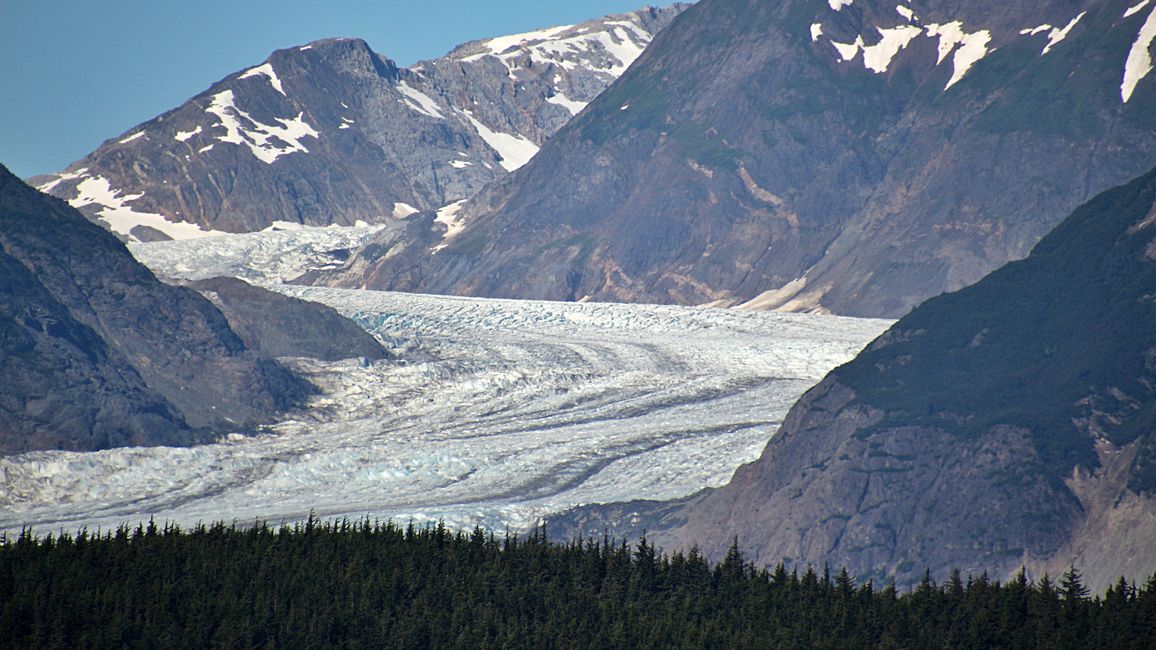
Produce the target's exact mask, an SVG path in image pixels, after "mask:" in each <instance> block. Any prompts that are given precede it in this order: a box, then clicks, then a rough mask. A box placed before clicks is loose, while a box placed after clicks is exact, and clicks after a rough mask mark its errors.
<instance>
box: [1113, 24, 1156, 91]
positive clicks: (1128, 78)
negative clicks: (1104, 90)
mask: <svg viewBox="0 0 1156 650" xmlns="http://www.w3.org/2000/svg"><path fill="white" fill-rule="evenodd" d="M1153 39H1156V9H1153V10H1152V13H1150V14H1148V19H1147V20H1145V21H1144V26H1143V27H1141V28H1140V33H1139V34H1137V35H1136V41H1135V42H1134V43H1132V49H1130V50H1129V51H1128V60H1127V61H1126V62H1125V63H1124V81H1123V83H1121V84H1120V99H1122V100H1123V101H1124V103H1125V104H1127V103H1128V100H1129V99H1132V93H1133V92H1135V91H1136V85H1137V84H1139V83H1140V80H1141V79H1143V78H1144V77H1146V76H1148V73H1149V72H1152V55H1151V54H1149V53H1148V48H1149V47H1151V45H1152V40H1153Z"/></svg>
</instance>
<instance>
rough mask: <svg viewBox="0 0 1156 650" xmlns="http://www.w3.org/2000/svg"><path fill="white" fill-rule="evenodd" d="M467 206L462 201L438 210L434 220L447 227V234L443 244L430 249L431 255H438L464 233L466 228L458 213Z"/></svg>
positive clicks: (443, 238) (443, 236)
mask: <svg viewBox="0 0 1156 650" xmlns="http://www.w3.org/2000/svg"><path fill="white" fill-rule="evenodd" d="M465 204H466V200H465V199H462V200H461V201H454V202H453V203H451V204H449V205H446V206H442V207H441V208H439V209H438V211H437V217H435V218H434V221H436V222H437V223H440V224H442V225H444V226H445V227H446V233H445V234H444V235H442V243H440V244H438V245H437V246H434V247H433V248H431V249H430V253H431V254H434V253H437V252H438V251H440V250H441V249H443V248H445V247H446V246H447V245H449V241H450V240H451V239H453V238H454V237H456V236H457V234H458V233H459V232H461V231H462V228H464V227H465V223H463V222H461V221H459V220H458V218H457V215H458V212H459V211H460V210H461V209H462V206H463V205H465Z"/></svg>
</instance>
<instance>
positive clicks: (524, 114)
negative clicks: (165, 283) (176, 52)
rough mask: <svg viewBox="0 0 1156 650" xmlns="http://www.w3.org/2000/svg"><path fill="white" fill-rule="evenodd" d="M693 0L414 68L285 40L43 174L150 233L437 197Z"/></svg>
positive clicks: (299, 219) (465, 180) (481, 170)
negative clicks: (254, 62)
mask: <svg viewBox="0 0 1156 650" xmlns="http://www.w3.org/2000/svg"><path fill="white" fill-rule="evenodd" d="M684 8H685V5H674V6H672V7H669V8H666V9H654V8H646V9H643V10H640V11H636V12H633V13H629V14H623V15H615V16H607V17H605V18H601V19H598V20H592V21H588V22H585V23H582V24H579V25H572V26H563V27H555V28H551V29H546V30H542V31H539V32H532V33H528V34H518V35H513V36H504V37H499V38H495V39H490V40H486V41H478V42H473V43H467V44H464V45H462V46H460V47H458V48H456V49H454V50H453V51H452V52H450V53H449V54H447V55H446V56H445V57H442V58H440V59H436V60H433V61H425V62H422V63H419V64H418V65H415V66H414V67H413V68H410V69H406V68H400V67H398V66H397V65H396V64H395V63H394V62H393V61H390V60H389V59H387V58H385V57H383V56H381V55H380V54H377V53H376V52H373V51H372V50H371V49H370V48H369V46H368V45H367V44H366V43H365V42H364V41H361V40H357V39H340V38H339V39H329V40H323V41H317V42H314V43H310V44H308V45H304V46H301V47H294V48H289V49H285V50H278V51H276V52H274V53H273V54H272V55H271V56H270V57H269V58H268V59H267V60H266V61H265V62H264V63H263V64H261V65H259V66H256V67H253V68H250V69H248V70H244V71H241V72H238V73H235V74H232V75H229V76H228V77H226V78H225V79H222V80H221V81H220V82H218V83H216V84H214V85H213V86H212V87H210V88H209V89H208V90H206V91H205V92H203V93H201V94H199V95H197V96H195V97H193V98H192V99H190V100H189V101H188V102H187V103H185V104H184V105H182V106H180V107H178V108H176V109H174V110H172V111H170V112H168V113H165V114H164V115H161V116H159V117H157V118H155V119H153V120H150V121H148V122H145V123H144V124H141V125H139V126H137V127H134V128H133V129H130V130H129V131H128V132H127V133H124V134H122V135H120V136H118V137H116V138H113V139H111V140H109V141H107V142H106V143H104V144H103V145H102V146H101V147H100V148H99V149H97V150H96V151H94V152H92V153H91V154H89V155H88V156H86V157H85V158H83V159H81V160H79V161H77V162H75V163H73V164H72V165H69V167H68V168H67V169H66V170H64V171H62V172H60V173H59V174H53V175H49V176H43V177H38V178H35V179H31V182H32V183H33V184H34V185H35V186H36V187H38V188H39V189H41V190H42V191H45V192H49V193H51V194H53V195H54V196H58V197H60V198H63V199H65V200H67V201H69V202H70V203H71V204H72V205H73V206H74V207H77V208H78V209H81V210H82V211H84V212H85V214H87V215H88V216H90V217H91V218H93V219H95V220H97V221H100V222H101V223H103V224H104V225H105V226H106V227H108V228H110V229H111V230H113V231H114V232H116V233H118V234H119V235H120V236H121V237H122V238H129V239H133V240H138V241H155V240H157V239H163V238H169V237H171V238H176V239H179V238H185V237H190V236H197V235H198V234H201V233H203V231H205V230H215V231H228V232H248V231H256V230H262V229H264V228H266V227H268V226H270V225H272V224H273V223H274V222H277V221H284V222H292V223H304V224H312V225H328V224H341V225H352V224H354V223H355V222H357V221H359V220H360V221H367V222H371V223H375V222H377V223H380V222H383V221H385V220H390V219H395V218H404V217H408V216H410V215H412V214H414V213H417V212H419V211H433V210H436V209H438V208H441V207H443V206H446V205H448V204H452V203H454V202H456V201H460V200H463V199H466V198H469V197H470V196H472V195H473V194H475V193H476V192H477V191H478V190H479V189H481V187H482V186H483V185H485V184H486V183H489V182H492V181H494V180H496V179H498V178H501V177H503V176H505V175H506V174H507V173H509V171H510V170H512V169H516V168H517V167H519V166H521V165H522V164H524V163H525V162H526V160H528V159H529V158H530V157H531V156H533V155H534V153H535V152H537V150H538V148H539V147H540V146H541V145H542V144H543V143H544V142H545V140H546V139H547V138H548V137H549V136H550V135H552V134H553V133H554V132H555V131H556V130H557V129H558V128H559V127H561V126H562V125H563V124H565V123H566V122H567V121H569V120H570V118H571V117H572V116H573V115H574V114H575V113H577V112H579V111H580V110H581V109H582V108H583V107H584V106H585V105H586V103H588V102H590V101H591V100H593V99H594V97H595V96H597V94H598V93H599V92H601V91H602V90H603V89H604V88H606V86H608V85H609V84H610V82H611V81H613V80H614V79H615V78H617V76H618V75H619V74H621V73H622V71H623V70H625V69H626V66H627V65H629V64H630V62H631V61H633V59H634V58H635V57H637V56H638V54H639V53H640V52H642V50H643V48H645V47H646V46H647V44H649V42H650V40H651V38H652V37H653V35H654V34H655V33H657V32H658V31H659V30H661V29H662V28H663V27H665V26H666V25H667V24H668V23H669V22H670V21H671V20H672V19H673V18H674V17H675V16H676V15H677V14H678V13H679V12H680V11H682V9H684Z"/></svg>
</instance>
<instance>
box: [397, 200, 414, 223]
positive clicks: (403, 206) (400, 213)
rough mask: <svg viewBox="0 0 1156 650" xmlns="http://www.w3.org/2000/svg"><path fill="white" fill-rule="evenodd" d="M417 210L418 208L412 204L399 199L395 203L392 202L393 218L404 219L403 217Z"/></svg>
mask: <svg viewBox="0 0 1156 650" xmlns="http://www.w3.org/2000/svg"><path fill="white" fill-rule="evenodd" d="M418 212H420V210H418V209H417V208H415V207H413V206H412V205H410V204H408V203H403V202H401V201H398V202H397V203H394V204H393V218H394V219H404V218H406V217H408V216H410V215H411V214H417V213H418Z"/></svg>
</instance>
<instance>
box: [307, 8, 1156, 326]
mask: <svg viewBox="0 0 1156 650" xmlns="http://www.w3.org/2000/svg"><path fill="white" fill-rule="evenodd" d="M1154 40H1156V6H1152V5H1150V4H1149V3H1148V2H1139V3H1138V4H1136V5H1135V6H1132V7H1130V8H1129V7H1127V6H1123V5H1121V3H1119V2H1115V1H1109V0H1052V1H1050V2H1046V3H1029V2H1022V1H1013V2H1008V1H1007V0H977V1H974V2H966V3H964V2H949V1H933V0H927V1H919V2H910V3H908V2H899V3H896V2H883V1H881V0H829V1H824V0H785V1H784V2H760V1H758V0H702V2H699V3H697V4H696V5H694V6H693V7H692V8H690V9H688V10H687V11H685V12H684V13H683V14H681V15H680V16H679V17H678V18H677V19H676V20H675V21H674V22H673V23H672V25H671V26H670V27H669V28H668V29H666V30H664V31H663V32H661V33H660V34H659V35H658V36H657V37H656V38H655V40H654V42H653V43H652V45H651V46H650V47H648V48H647V50H646V51H645V52H644V53H643V54H642V56H641V57H640V58H639V60H638V61H637V62H636V63H635V65H633V66H632V67H631V68H630V69H629V70H628V71H627V72H626V73H625V74H623V76H622V77H621V78H620V79H619V80H618V81H616V82H615V83H614V84H613V85H612V86H611V87H610V88H609V89H608V90H607V91H606V92H605V93H603V94H602V95H600V96H599V97H598V99H596V100H595V101H594V102H592V103H591V104H590V106H589V107H588V108H587V109H586V110H585V111H583V112H582V114H580V115H579V116H577V117H576V118H575V119H574V120H573V121H572V122H570V123H569V124H567V125H566V126H565V127H564V128H563V129H562V130H561V131H559V132H558V133H557V134H556V135H555V136H554V137H552V138H551V139H550V141H549V142H548V143H547V144H546V145H545V146H544V147H543V148H542V150H541V152H540V153H539V154H538V155H536V156H535V157H534V159H533V160H532V161H531V162H530V163H528V164H527V165H526V166H524V167H523V168H521V169H519V170H518V171H517V172H516V173H514V174H512V175H511V176H509V177H507V178H505V179H503V180H501V181H498V182H497V183H495V184H493V185H491V186H489V187H488V188H487V189H486V190H485V191H483V192H481V193H480V194H479V195H478V196H476V197H475V198H473V199H471V200H469V201H468V202H466V203H465V204H463V205H462V206H460V208H459V209H458V210H457V212H456V213H455V214H454V215H453V216H452V221H451V220H450V219H446V218H443V219H441V220H440V222H435V221H434V220H432V219H430V218H426V219H425V223H424V225H423V224H418V223H416V222H415V223H414V224H412V228H413V229H414V232H413V233H410V235H411V236H410V238H409V239H406V240H401V241H400V242H395V241H388V240H386V239H385V238H381V239H380V240H379V241H378V242H376V243H374V244H371V245H370V246H369V247H368V248H367V249H366V250H365V251H363V252H362V254H361V255H360V256H359V257H358V258H357V259H354V260H352V261H351V263H350V265H349V268H347V269H346V270H344V271H343V272H342V273H339V274H337V275H332V276H330V277H328V278H326V279H323V280H321V281H323V282H327V283H330V284H335V285H342V286H362V285H368V286H370V287H371V288H390V289H395V290H403V291H419V292H430V293H447V294H463V295H475V296H492V297H516V298H549V299H560V300H579V299H582V298H585V297H589V298H590V299H592V300H601V301H627V302H654V303H680V304H702V303H713V304H721V305H733V304H739V303H748V304H750V305H751V306H758V307H764V308H779V309H787V310H802V311H831V312H835V313H839V314H845V315H859V316H889V317H898V316H901V315H903V314H905V313H906V312H907V311H909V310H910V308H911V307H912V306H914V305H916V304H918V303H919V302H921V301H922V300H924V299H925V298H928V297H930V296H934V295H937V294H939V293H941V292H943V291H949V290H955V289H959V288H961V287H963V286H966V285H968V284H971V283H972V282H975V281H976V280H978V279H979V278H981V277H982V276H983V275H985V274H986V273H988V272H990V271H991V270H993V269H995V268H996V267H998V266H1000V265H1001V264H1003V263H1005V262H1007V261H1009V260H1012V259H1018V258H1022V257H1023V256H1024V255H1026V254H1027V252H1028V251H1029V250H1030V249H1031V247H1032V245H1034V244H1035V243H1036V242H1037V241H1038V240H1039V239H1040V238H1041V237H1042V236H1043V235H1044V234H1045V233H1046V232H1048V231H1049V230H1050V229H1051V228H1052V227H1054V226H1055V225H1056V223H1057V222H1058V220H1059V218H1060V216H1062V215H1064V214H1068V213H1070V212H1071V210H1072V209H1074V208H1075V207H1076V206H1077V205H1079V204H1080V203H1082V202H1084V201H1086V200H1087V199H1088V198H1090V197H1091V196H1093V195H1095V194H1096V193H1098V192H1100V191H1102V190H1104V189H1107V188H1109V187H1112V186H1114V185H1118V184H1120V183H1122V182H1125V181H1127V180H1128V179H1130V178H1135V177H1136V176H1138V175H1139V174H1141V173H1143V172H1144V171H1145V170H1147V169H1148V168H1149V167H1150V166H1151V165H1152V162H1153V160H1156V75H1152V74H1150V72H1151V67H1152V65H1151V59H1152V43H1153V41H1154ZM444 222H450V223H452V225H453V228H450V229H449V230H447V229H445V228H443V227H442V225H443V223H444ZM418 230H421V232H417V231H418ZM418 235H424V236H418Z"/></svg>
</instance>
